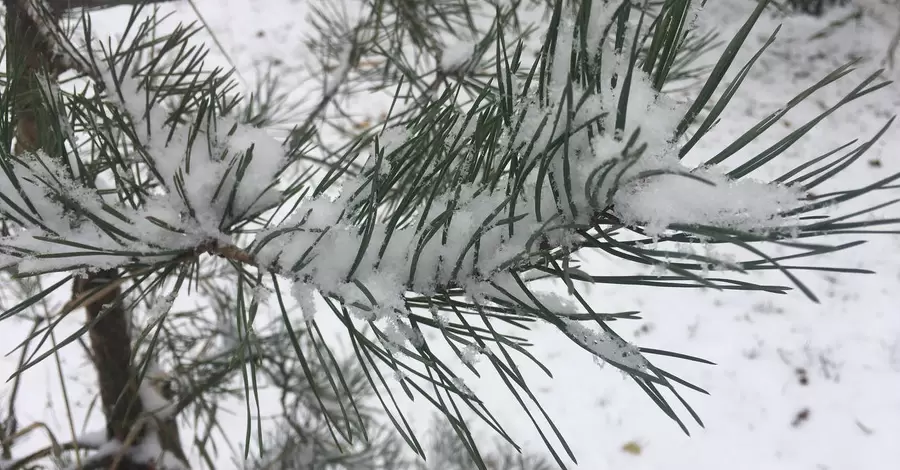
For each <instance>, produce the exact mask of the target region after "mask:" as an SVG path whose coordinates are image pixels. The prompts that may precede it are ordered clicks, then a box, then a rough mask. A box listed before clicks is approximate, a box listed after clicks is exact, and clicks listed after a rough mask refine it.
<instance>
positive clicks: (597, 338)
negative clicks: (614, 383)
mask: <svg viewBox="0 0 900 470" xmlns="http://www.w3.org/2000/svg"><path fill="white" fill-rule="evenodd" d="M563 322H564V323H565V325H566V331H568V333H569V334H570V335H571V337H572V338H573V339H574V340H575V341H577V342H578V344H580V345H581V346H583V347H585V348H587V349H588V350H590V351H591V352H592V353H594V355H595V356H597V357H600V358H602V359H603V360H604V361H606V362H612V363H614V364H621V365H623V366H625V367H628V368H630V369H635V370H641V369H644V368H645V367H646V366H647V360H646V359H645V358H644V357H643V356H642V355H641V352H640V350H638V348H637V347H636V346H634V345H631V344H628V343H627V342H626V341H625V340H623V339H621V338H619V337H616V336H613V335H612V334H611V333H607V332H605V331H594V330H592V329H590V328H587V327H585V326H584V325H582V324H581V323H579V322H576V321H573V320H568V319H564V320H563Z"/></svg>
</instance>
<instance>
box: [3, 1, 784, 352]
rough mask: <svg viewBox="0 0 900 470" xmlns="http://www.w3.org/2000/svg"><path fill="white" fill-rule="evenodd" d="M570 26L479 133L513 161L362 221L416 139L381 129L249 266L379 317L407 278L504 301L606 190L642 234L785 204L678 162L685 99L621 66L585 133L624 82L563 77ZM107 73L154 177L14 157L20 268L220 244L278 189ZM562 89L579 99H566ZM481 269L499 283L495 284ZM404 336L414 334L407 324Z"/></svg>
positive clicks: (748, 184) (773, 217)
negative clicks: (350, 172)
mask: <svg viewBox="0 0 900 470" xmlns="http://www.w3.org/2000/svg"><path fill="white" fill-rule="evenodd" d="M610 8H611V7H604V8H597V9H596V12H595V15H596V18H595V19H594V21H595V22H597V23H598V24H600V23H602V21H605V20H608V19H609V18H610V15H611V11H610V10H609V9H610ZM567 21H571V20H567ZM574 29H575V28H574V27H573V25H572V24H567V25H566V26H565V27H563V28H560V30H559V31H560V32H559V35H558V37H557V38H556V41H557V43H556V50H557V51H558V53H557V54H556V56H555V57H554V58H553V61H552V65H553V69H552V71H551V74H550V76H551V78H550V79H549V81H548V83H547V84H546V93H545V95H546V97H548V98H549V99H548V100H547V99H541V98H540V97H538V96H536V95H535V94H534V93H533V92H531V93H528V94H525V95H523V96H519V97H518V98H517V99H516V100H515V101H514V102H513V109H511V110H509V112H510V114H512V115H515V116H521V118H520V121H519V123H518V125H517V126H516V127H515V128H514V127H513V126H511V125H510V126H507V128H506V130H505V131H504V134H503V135H502V136H500V137H499V139H498V140H497V142H496V144H497V148H495V149H494V150H495V151H496V152H497V154H510V153H515V154H517V158H518V159H519V161H520V162H521V165H522V168H526V169H527V170H526V171H525V172H522V173H520V174H518V175H509V176H506V177H503V178H501V179H500V180H499V184H495V185H493V187H492V188H489V187H485V186H484V184H483V183H481V182H480V181H479V182H472V183H461V184H458V185H456V186H455V187H449V186H448V187H445V188H444V189H445V192H443V194H438V195H437V197H436V198H434V200H433V201H432V202H431V203H430V205H428V206H427V207H423V208H421V209H419V210H415V211H414V213H413V215H412V218H411V219H410V220H409V221H407V222H406V223H404V224H403V225H402V226H390V225H388V224H384V223H379V222H373V221H374V220H375V209H374V208H371V207H369V206H366V204H367V203H369V202H370V201H371V200H373V198H377V195H374V194H373V191H377V190H381V191H384V189H383V188H381V186H382V181H385V180H386V181H390V180H392V179H393V178H394V177H395V176H397V175H396V172H399V171H404V168H405V167H404V166H401V165H397V164H395V163H394V160H395V159H396V156H397V155H401V154H403V153H404V152H413V151H418V152H421V151H422V149H421V148H416V147H414V146H412V145H410V142H412V141H413V140H414V139H416V138H417V135H416V131H415V130H410V131H408V132H405V133H401V134H402V135H405V137H406V141H403V140H401V141H393V140H390V138H388V141H383V142H382V147H389V148H391V149H393V150H392V151H390V152H385V151H383V150H382V151H373V152H372V155H371V156H370V157H369V159H368V162H367V165H366V168H367V170H366V171H365V172H364V173H363V174H362V175H361V176H359V177H356V178H347V179H345V180H344V182H343V183H342V185H341V187H340V189H339V191H338V192H337V193H338V194H337V195H336V196H335V195H333V192H332V195H326V194H320V195H318V196H316V197H312V198H309V199H306V200H304V201H303V202H301V203H300V204H299V205H298V206H297V208H296V210H295V212H294V214H293V216H291V217H289V218H288V219H287V220H286V221H285V222H283V223H281V224H279V225H274V226H270V227H268V228H266V229H265V230H263V231H262V232H260V233H259V234H258V235H257V236H256V239H255V240H254V241H253V243H251V244H250V245H249V246H248V247H247V248H246V249H244V252H245V253H247V254H249V256H250V260H252V262H253V263H254V264H256V265H257V266H259V267H262V268H265V269H269V270H272V271H274V272H277V273H278V274H281V275H283V276H286V277H288V278H289V279H292V280H294V281H295V282H296V283H297V287H296V289H295V291H296V292H297V293H298V294H301V295H300V297H306V296H308V293H309V292H310V289H314V290H316V291H318V292H320V293H321V294H322V295H324V296H328V297H333V298H336V299H339V300H340V301H341V302H342V303H344V304H345V305H348V306H350V307H351V308H352V309H353V311H355V312H357V313H358V314H359V315H360V316H361V317H362V318H364V319H366V320H388V321H389V322H390V323H394V324H395V326H396V324H399V323H402V322H403V320H404V318H405V315H406V314H407V313H408V310H409V309H408V307H407V306H406V303H405V298H404V297H405V294H406V293H407V292H410V291H412V292H416V293H420V294H427V295H432V294H435V293H439V292H444V291H446V290H448V289H451V288H456V289H462V291H463V292H464V294H465V295H466V296H468V297H470V298H473V299H478V300H480V301H484V300H486V299H487V298H488V297H490V296H498V298H502V297H506V296H509V295H512V294H515V295H516V298H517V299H519V300H518V301H519V302H522V301H523V299H527V298H528V296H527V295H524V294H523V293H522V292H521V289H520V288H518V287H516V283H515V282H514V279H513V277H511V274H510V273H511V272H514V271H516V270H520V269H523V268H525V269H527V268H529V267H531V266H532V265H533V264H534V263H536V262H539V260H537V259H536V258H535V254H536V253H538V252H539V251H540V246H544V247H546V246H550V247H553V248H554V249H561V250H571V251H575V250H577V248H578V246H576V244H575V242H574V240H575V237H574V236H573V235H574V233H575V231H577V230H589V229H591V228H592V227H593V225H594V224H595V220H594V218H595V216H596V215H597V214H598V213H599V212H601V211H603V210H605V209H606V208H608V207H614V208H615V211H616V214H617V215H618V216H619V217H620V218H621V219H622V220H623V221H624V222H625V223H627V224H632V225H640V226H642V227H644V228H645V231H646V233H648V234H650V235H657V234H661V233H663V231H664V230H665V229H666V227H668V226H669V225H671V224H675V223H677V224H685V225H690V224H702V225H709V226H714V227H721V228H727V229H735V230H744V231H759V232H763V231H768V230H771V229H780V228H783V227H784V226H785V225H786V224H787V223H788V222H790V221H791V220H785V219H783V218H782V217H780V214H782V213H783V212H785V211H786V210H788V209H793V208H795V207H796V206H797V205H798V204H799V194H798V193H797V192H796V191H793V190H792V189H790V188H787V187H784V186H780V185H773V184H766V183H758V182H754V181H751V180H742V181H732V180H730V179H728V178H727V177H726V176H724V175H723V174H721V173H719V172H717V171H716V170H715V169H701V170H697V171H689V169H688V168H686V167H684V166H683V165H682V164H681V163H680V161H679V159H678V148H677V146H676V145H674V144H673V143H672V142H671V140H672V136H673V135H674V134H675V130H676V127H677V126H678V124H679V122H680V119H681V116H683V115H684V113H685V107H684V106H681V105H679V104H677V103H675V102H673V101H672V100H671V99H670V98H668V97H666V96H664V95H661V94H659V93H657V92H656V91H655V90H654V89H653V88H652V86H651V82H650V78H649V77H647V76H645V75H644V74H642V73H640V72H639V71H635V73H634V76H633V78H632V81H631V83H630V86H629V88H628V93H629V96H628V100H629V109H630V110H631V113H630V115H629V116H628V117H629V119H627V120H626V121H625V123H626V125H625V126H624V127H623V128H620V129H618V130H617V131H616V132H606V133H602V134H592V133H589V132H587V131H586V130H585V129H587V128H588V127H589V126H590V125H591V124H593V123H597V122H600V123H604V124H602V125H605V126H609V125H610V124H611V121H612V117H613V116H616V113H617V107H618V105H619V102H620V98H621V94H622V93H623V90H624V89H625V86H624V85H625V84H626V83H627V82H626V81H625V80H619V81H618V84H617V85H614V86H609V87H605V88H602V89H600V90H598V92H596V93H591V92H590V91H589V90H587V89H585V88H584V87H583V86H582V85H579V84H578V83H577V82H576V81H574V80H573V78H572V77H571V76H570V70H571V65H572V64H571V63H570V60H571V54H570V53H569V51H570V50H572V47H573V46H574V45H575V39H576V38H575V36H574ZM604 47H606V51H605V54H608V55H607V57H606V60H603V61H597V63H596V64H595V65H594V66H595V67H599V68H600V71H599V73H600V75H602V76H606V77H610V76H619V77H625V76H626V75H627V74H628V67H629V62H628V60H627V58H628V56H629V54H630V51H629V50H628V49H627V48H626V49H625V50H623V51H615V50H614V49H613V47H612V45H611V44H609V43H608V42H607V43H606V44H605V46H604ZM610 56H613V57H615V58H616V59H614V60H610V59H609V57H610ZM594 60H597V59H596V58H595V59H594ZM114 72H115V71H114V70H110V69H100V68H99V67H97V70H96V72H95V73H97V74H98V75H99V76H101V77H102V79H103V85H104V86H105V89H106V90H108V92H107V94H106V105H108V106H110V108H111V109H112V110H114V112H115V113H118V114H119V115H121V116H124V117H126V118H127V122H129V123H130V129H131V131H130V135H131V138H132V139H133V140H134V144H135V148H136V150H137V151H138V152H139V153H140V155H141V157H142V158H143V159H144V162H145V163H146V165H147V167H148V168H150V169H151V170H152V172H153V173H154V174H155V176H156V178H158V180H159V182H160V183H161V185H162V187H163V188H165V190H164V193H163V194H160V195H155V196H151V197H149V198H147V199H146V200H145V202H144V204H143V205H142V206H141V207H138V208H130V207H127V206H125V205H124V204H111V203H109V202H108V201H106V200H104V198H102V197H101V196H100V195H98V194H97V192H96V191H93V190H91V189H89V188H86V187H83V186H82V185H80V184H79V183H77V182H75V181H73V180H72V179H71V178H70V177H68V176H67V175H66V172H65V171H64V169H63V168H60V167H58V166H56V164H55V163H53V162H51V161H50V160H49V159H47V158H43V157H42V156H41V155H32V156H30V157H26V158H25V159H23V160H21V161H17V162H14V164H13V165H12V166H11V167H10V168H8V169H7V170H6V171H5V174H4V175H3V177H2V178H0V189H2V191H3V194H9V195H11V197H10V198H8V200H5V201H4V202H3V205H2V206H0V210H3V212H4V213H7V214H10V215H11V216H12V217H14V218H15V220H18V221H20V222H22V224H23V225H24V226H26V227H28V228H27V229H26V230H21V231H18V232H17V233H15V234H14V235H12V236H11V237H8V238H6V239H4V240H2V245H0V246H2V247H3V251H4V253H5V254H4V255H3V258H2V262H3V264H4V265H11V264H15V265H17V267H18V269H19V270H20V272H44V271H51V270H64V269H73V268H86V269H101V268H111V267H117V266H125V265H129V264H134V263H148V264H152V263H154V262H160V261H164V260H167V259H172V258H175V257H177V256H181V255H183V254H184V253H185V252H190V251H191V250H201V249H202V247H205V246H209V244H210V243H213V244H215V245H217V246H232V244H233V243H236V240H234V239H233V238H232V236H231V234H230V233H229V231H228V227H229V226H230V225H231V224H232V223H235V222H238V221H242V220H244V219H245V218H246V217H247V215H248V214H256V213H258V212H259V211H261V210H263V209H267V208H270V207H272V206H273V205H274V204H275V203H277V202H278V200H279V198H280V194H279V192H278V191H277V189H276V183H277V177H278V175H279V174H280V173H281V172H282V171H283V170H284V168H285V167H286V165H287V163H288V161H289V159H288V158H287V156H286V151H287V150H286V149H285V147H283V146H282V145H280V144H278V143H277V142H276V141H275V139H274V138H272V137H271V136H269V135H268V134H267V133H266V132H265V131H263V130H261V129H256V128H253V127H249V126H247V125H243V124H241V123H239V122H237V121H235V120H234V119H233V118H230V117H225V116H217V115H215V113H212V112H211V113H209V114H208V115H199V116H196V120H195V122H193V123H190V125H173V124H170V119H169V115H167V113H166V111H165V110H164V109H162V108H160V107H158V106H148V105H147V92H148V91H147V89H146V86H144V87H142V85H141V82H140V81H139V80H138V79H136V78H132V77H130V76H128V75H123V74H121V73H114ZM114 77H116V78H114ZM567 96H574V97H577V98H578V99H580V102H579V103H578V105H577V106H572V104H571V103H568V104H567V103H566V102H565V98H566V97H567ZM463 122H467V123H468V124H467V125H464V124H460V125H457V126H455V128H454V129H453V132H451V133H448V134H447V135H445V136H444V140H443V142H437V143H435V144H434V145H431V146H430V147H427V148H426V151H430V152H435V153H436V154H437V155H438V158H436V159H434V162H435V163H434V165H435V167H436V166H439V165H444V164H445V160H444V159H446V158H452V157H451V156H448V155H450V154H449V153H448V152H446V150H445V149H446V148H449V147H451V146H453V145H456V146H460V145H465V143H467V142H469V141H470V140H471V139H472V133H473V132H474V126H473V124H474V122H475V120H474V119H473V120H468V121H463ZM573 130H574V131H573ZM390 134H391V136H396V135H397V134H398V133H397V132H393V131H392V132H391V133H390ZM394 138H396V137H394ZM561 142H564V144H561ZM407 158H408V156H407ZM423 158H424V157H423ZM451 165H452V166H453V170H452V171H455V172H457V173H458V174H459V175H462V176H463V177H462V178H459V180H461V181H471V180H473V179H475V178H472V177H471V176H472V174H474V173H473V172H478V171H480V170H479V169H477V168H471V166H472V165H471V162H466V161H460V162H455V163H452V164H451ZM435 167H432V168H423V169H422V170H424V171H433V170H434V168H435ZM563 186H564V187H563ZM373 188H380V189H377V190H376V189H373ZM5 199H6V198H5ZM363 206H366V207H367V208H368V210H371V211H372V212H371V213H369V214H366V215H365V218H366V220H364V221H363V222H360V219H358V218H356V217H355V216H357V215H359V209H360V208H361V207H363ZM72 207H76V208H78V211H77V212H76V211H72V210H70V209H71V208H72ZM84 213H89V214H91V216H90V217H87V218H86V217H84V216H83V214H84ZM76 214H82V215H76ZM441 231H444V232H446V233H448V234H450V236H449V237H442V236H440V232H441ZM75 254H78V255H79V256H74V255H75ZM497 286H505V288H506V289H509V290H508V291H506V294H501V293H499V291H498V290H497V288H496V287H497ZM488 293H489V294H490V295H487V294H488ZM301 302H304V303H306V302H308V300H303V299H301ZM525 302H526V303H528V302H529V301H527V300H525ZM532 304H533V302H532ZM558 313H560V314H562V315H564V314H565V313H566V312H558ZM401 329H403V328H401ZM404 330H405V329H404ZM582 336H583V332H580V331H579V333H578V334H576V337H579V338H580V337H582ZM407 339H410V340H413V341H420V339H419V338H417V337H415V335H410V336H409V337H408V338H407ZM602 341H605V340H601V342H602ZM609 358H611V357H609Z"/></svg>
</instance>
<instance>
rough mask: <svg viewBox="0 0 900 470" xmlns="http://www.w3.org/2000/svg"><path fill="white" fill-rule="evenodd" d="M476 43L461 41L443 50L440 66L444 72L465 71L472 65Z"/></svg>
mask: <svg viewBox="0 0 900 470" xmlns="http://www.w3.org/2000/svg"><path fill="white" fill-rule="evenodd" d="M475 47H476V44H475V43H473V42H466V41H460V42H457V43H455V44H453V45H451V46H449V47H446V48H445V49H444V50H443V53H442V55H441V60H440V63H439V64H438V67H439V68H440V70H441V71H442V72H444V73H448V74H455V73H464V72H466V71H467V69H468V68H469V67H471V66H472V62H473V61H474V58H475V57H474V56H475V52H476V50H475Z"/></svg>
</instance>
